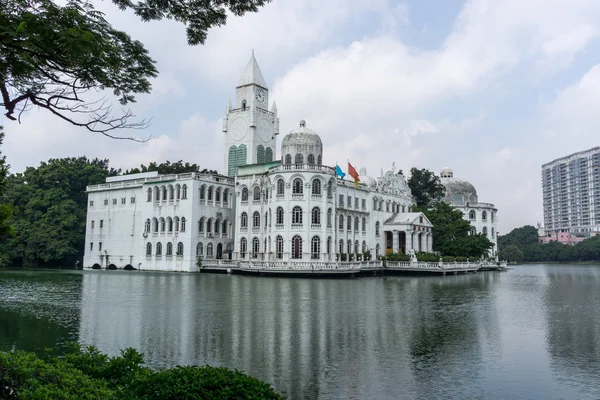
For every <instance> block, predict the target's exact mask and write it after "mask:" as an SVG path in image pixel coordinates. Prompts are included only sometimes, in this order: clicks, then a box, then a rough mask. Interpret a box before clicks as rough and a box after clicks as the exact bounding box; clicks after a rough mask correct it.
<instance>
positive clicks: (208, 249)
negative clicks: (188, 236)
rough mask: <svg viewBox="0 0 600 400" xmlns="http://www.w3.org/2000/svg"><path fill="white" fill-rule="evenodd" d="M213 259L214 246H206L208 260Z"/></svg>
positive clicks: (210, 244)
mask: <svg viewBox="0 0 600 400" xmlns="http://www.w3.org/2000/svg"><path fill="white" fill-rule="evenodd" d="M212 257H213V244H212V243H209V244H207V245H206V258H212Z"/></svg>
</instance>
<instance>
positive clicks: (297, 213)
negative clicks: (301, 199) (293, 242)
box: [292, 206, 302, 225]
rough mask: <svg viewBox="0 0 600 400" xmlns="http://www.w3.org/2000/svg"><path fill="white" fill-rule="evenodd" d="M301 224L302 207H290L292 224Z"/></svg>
mask: <svg viewBox="0 0 600 400" xmlns="http://www.w3.org/2000/svg"><path fill="white" fill-rule="evenodd" d="M301 224H302V208H301V207H300V206H295V207H294V208H293V209H292V225H301Z"/></svg>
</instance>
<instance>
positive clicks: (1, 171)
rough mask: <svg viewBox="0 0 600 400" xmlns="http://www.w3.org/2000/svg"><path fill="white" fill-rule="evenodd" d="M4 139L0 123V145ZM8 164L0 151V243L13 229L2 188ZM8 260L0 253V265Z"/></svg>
mask: <svg viewBox="0 0 600 400" xmlns="http://www.w3.org/2000/svg"><path fill="white" fill-rule="evenodd" d="M3 141H4V128H3V127H2V126H1V125H0V146H2V142H3ZM9 167H10V166H9V165H8V164H7V163H6V156H3V155H2V152H1V151H0V243H2V242H3V241H4V240H6V238H8V237H9V236H11V235H12V234H13V229H12V227H11V226H10V225H9V220H10V218H11V216H12V207H11V206H10V204H6V203H5V201H6V198H5V195H4V189H5V188H6V176H7V175H8V169H9ZM8 262H9V260H8V258H7V256H6V255H5V254H0V266H4V265H7V264H8Z"/></svg>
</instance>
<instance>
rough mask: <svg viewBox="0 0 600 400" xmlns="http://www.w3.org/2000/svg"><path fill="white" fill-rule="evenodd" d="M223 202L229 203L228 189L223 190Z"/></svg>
mask: <svg viewBox="0 0 600 400" xmlns="http://www.w3.org/2000/svg"><path fill="white" fill-rule="evenodd" d="M223 203H225V204H228V203H229V189H225V190H223Z"/></svg>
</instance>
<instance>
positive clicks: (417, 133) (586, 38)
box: [0, 0, 600, 234]
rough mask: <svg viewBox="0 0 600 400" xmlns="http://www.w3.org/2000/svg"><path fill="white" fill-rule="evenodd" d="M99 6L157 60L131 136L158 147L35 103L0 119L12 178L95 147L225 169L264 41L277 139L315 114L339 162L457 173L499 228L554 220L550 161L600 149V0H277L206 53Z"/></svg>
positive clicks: (213, 40) (212, 39)
mask: <svg viewBox="0 0 600 400" xmlns="http://www.w3.org/2000/svg"><path fill="white" fill-rule="evenodd" d="M96 6H97V7H98V8H99V9H100V10H102V11H104V12H105V13H106V18H107V19H108V20H109V21H110V22H111V23H112V24H113V26H115V27H116V28H118V29H121V30H124V31H127V32H128V33H129V34H130V35H131V36H132V37H133V38H134V39H137V40H139V41H141V42H142V43H144V44H145V46H146V48H147V49H148V50H149V51H150V54H151V56H152V57H153V59H154V60H156V63H157V68H158V70H159V71H160V75H159V76H158V78H156V79H155V80H153V90H152V93H151V94H148V95H142V96H138V97H137V99H138V102H137V103H136V104H134V105H133V106H132V107H131V108H132V111H133V112H134V113H135V114H136V115H137V116H139V117H140V118H152V124H151V126H150V127H149V128H148V129H146V130H144V131H133V132H132V131H123V132H119V133H120V134H122V135H125V136H130V135H138V136H141V137H151V140H149V141H147V142H145V143H138V142H131V141H121V140H113V139H109V138H107V137H104V136H102V135H100V134H94V133H90V132H88V131H86V130H83V129H82V128H76V127H73V126H71V125H69V124H68V123H65V122H62V121H60V120H58V119H57V118H56V117H53V116H51V115H50V114H49V113H48V112H47V111H44V110H42V111H38V110H35V109H34V110H31V111H29V112H28V113H27V114H26V115H23V117H22V118H21V123H20V124H18V123H16V122H12V121H8V120H7V119H6V118H4V117H1V118H0V124H3V125H4V127H5V131H6V138H5V142H4V146H3V149H2V151H3V153H4V154H6V156H7V159H8V162H9V163H10V164H11V171H12V172H20V171H23V170H24V169H25V168H26V167H27V166H37V165H39V163H40V162H41V161H45V160H48V159H50V158H58V157H76V156H81V155H86V156H87V157H92V158H94V157H98V158H108V159H110V162H111V166H112V167H115V168H123V169H125V168H130V167H134V166H138V165H140V164H148V163H149V162H151V161H157V162H162V161H166V160H170V161H178V160H184V161H187V162H191V163H198V164H199V165H200V166H201V167H202V168H209V169H217V170H219V171H221V172H222V173H226V169H225V168H224V165H223V160H224V157H223V151H224V150H223V139H224V136H223V133H222V132H221V119H222V117H223V116H224V114H225V112H226V106H227V102H228V99H230V98H231V99H232V100H233V98H234V96H235V85H236V84H237V82H238V79H239V77H240V76H241V75H242V73H243V72H244V69H245V67H246V64H247V62H248V59H249V58H250V55H251V54H252V50H254V52H255V56H256V59H257V61H258V63H259V65H260V68H261V70H262V73H263V76H264V77H265V80H266V81H267V83H268V85H269V90H270V100H275V101H276V102H277V110H278V114H279V119H280V132H281V134H280V136H279V138H278V144H279V143H281V139H282V138H283V136H284V135H285V133H287V132H288V131H290V130H291V129H294V128H295V127H297V126H298V122H299V121H300V120H302V119H304V120H306V125H307V127H309V128H311V129H313V130H315V131H316V132H317V133H318V134H319V135H320V136H321V139H322V141H323V144H324V154H323V162H324V163H325V164H328V165H335V163H336V161H337V162H340V164H341V165H343V164H344V163H345V160H346V159H349V160H350V162H351V163H353V165H354V166H355V167H357V169H358V168H360V167H363V166H365V167H366V168H367V173H368V174H369V175H371V176H375V177H377V176H379V175H380V174H381V170H382V169H384V170H387V169H390V168H391V167H392V162H395V165H396V168H400V169H402V170H404V171H405V175H407V174H406V172H407V171H409V170H410V168H411V167H417V168H427V169H429V170H432V171H434V172H436V173H437V174H439V172H440V170H441V169H442V168H443V167H450V168H452V169H453V171H454V176H455V177H456V178H459V179H463V180H467V181H469V182H471V183H472V184H473V185H474V186H475V187H476V188H477V192H478V195H479V200H480V201H482V202H488V203H494V204H495V205H496V207H497V208H498V225H499V227H498V232H499V234H505V233H508V232H509V231H510V230H511V229H513V228H516V227H520V226H523V225H526V224H532V225H535V224H536V223H537V222H539V221H542V220H543V216H542V194H541V175H540V174H541V165H542V164H544V163H546V162H549V161H551V160H554V159H556V158H558V157H562V156H564V155H567V154H570V153H573V152H576V151H580V150H584V149H587V148H590V147H594V146H597V145H599V144H600V140H599V139H600V135H599V134H598V128H599V127H600V124H599V122H600V1H598V0H470V1H458V0H418V1H417V0H415V1H412V0H411V1H404V2H403V1H391V0H370V1H364V0H328V1H326V2H324V1H322V0H274V1H273V2H272V3H270V4H268V5H267V6H265V7H263V8H262V9H261V10H260V11H259V12H258V13H256V14H248V15H246V16H244V17H233V16H232V17H230V18H229V19H228V22H227V24H226V25H225V26H223V27H219V28H214V29H211V30H210V31H209V33H208V39H207V41H206V44H205V45H204V46H195V47H191V46H188V45H187V41H186V37H185V28H184V26H183V25H182V24H180V23H177V22H173V21H161V22H150V23H143V22H141V21H140V20H139V19H138V18H136V17H135V16H134V15H133V14H132V13H130V12H122V11H119V10H118V9H116V8H115V7H113V6H112V4H111V3H110V2H109V1H103V2H97V4H96ZM115 104H117V103H116V102H115ZM117 109H118V107H117ZM279 150H280V149H277V157H279V156H280V154H279Z"/></svg>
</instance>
